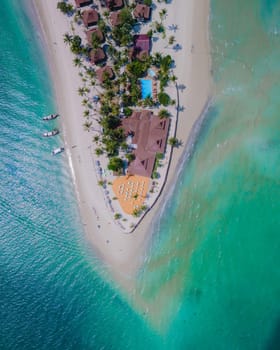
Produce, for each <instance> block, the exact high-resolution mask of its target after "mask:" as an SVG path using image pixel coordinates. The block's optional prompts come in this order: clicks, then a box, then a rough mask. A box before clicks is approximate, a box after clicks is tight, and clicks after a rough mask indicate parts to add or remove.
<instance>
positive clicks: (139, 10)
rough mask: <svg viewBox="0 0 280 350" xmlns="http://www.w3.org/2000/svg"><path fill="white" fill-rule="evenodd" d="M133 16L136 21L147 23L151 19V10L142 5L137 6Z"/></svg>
mask: <svg viewBox="0 0 280 350" xmlns="http://www.w3.org/2000/svg"><path fill="white" fill-rule="evenodd" d="M133 15H134V17H135V18H136V19H139V20H143V21H148V20H149V19H150V17H151V8H150V6H147V5H144V4H137V5H136V7H135V9H134V11H133Z"/></svg>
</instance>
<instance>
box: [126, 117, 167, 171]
mask: <svg viewBox="0 0 280 350" xmlns="http://www.w3.org/2000/svg"><path fill="white" fill-rule="evenodd" d="M169 126H170V120H169V118H165V119H160V118H159V117H158V116H155V115H153V113H152V112H151V111H146V110H143V111H139V112H137V111H134V112H133V113H132V115H131V116H130V117H128V118H126V119H123V120H122V128H123V129H124V132H125V134H126V135H132V142H133V144H136V145H137V148H136V150H135V151H134V154H135V159H134V160H133V161H132V162H131V163H130V164H129V166H128V169H127V172H128V173H129V174H134V175H140V176H146V177H151V176H152V173H153V169H154V164H155V159H156V154H157V153H164V152H165V147H166V143H167V136H168V131H169Z"/></svg>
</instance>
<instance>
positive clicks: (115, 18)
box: [110, 11, 121, 27]
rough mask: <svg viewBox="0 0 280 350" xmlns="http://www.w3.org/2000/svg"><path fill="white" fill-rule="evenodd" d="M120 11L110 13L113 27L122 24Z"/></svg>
mask: <svg viewBox="0 0 280 350" xmlns="http://www.w3.org/2000/svg"><path fill="white" fill-rule="evenodd" d="M120 13H121V12H120V11H117V12H111V14H110V22H111V24H112V26H113V27H116V26H118V25H120V24H121V16H120Z"/></svg>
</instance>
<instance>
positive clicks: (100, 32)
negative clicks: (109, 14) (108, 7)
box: [86, 28, 104, 45]
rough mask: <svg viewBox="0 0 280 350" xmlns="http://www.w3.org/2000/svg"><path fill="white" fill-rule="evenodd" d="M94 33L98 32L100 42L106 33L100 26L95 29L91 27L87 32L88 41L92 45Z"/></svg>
mask: <svg viewBox="0 0 280 350" xmlns="http://www.w3.org/2000/svg"><path fill="white" fill-rule="evenodd" d="M94 33H95V34H96V36H97V37H98V38H99V39H100V42H101V43H102V42H103V41H104V35H103V33H102V31H101V30H100V29H99V28H93V29H90V30H88V31H87V32H86V36H87V41H88V43H89V44H90V45H91V44H92V34H94Z"/></svg>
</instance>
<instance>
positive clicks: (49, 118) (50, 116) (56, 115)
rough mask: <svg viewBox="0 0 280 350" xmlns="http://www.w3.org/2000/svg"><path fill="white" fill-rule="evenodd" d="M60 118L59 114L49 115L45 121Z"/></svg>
mask: <svg viewBox="0 0 280 350" xmlns="http://www.w3.org/2000/svg"><path fill="white" fill-rule="evenodd" d="M57 117H58V114H49V115H46V116H45V117H43V120H52V119H55V118H57Z"/></svg>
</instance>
